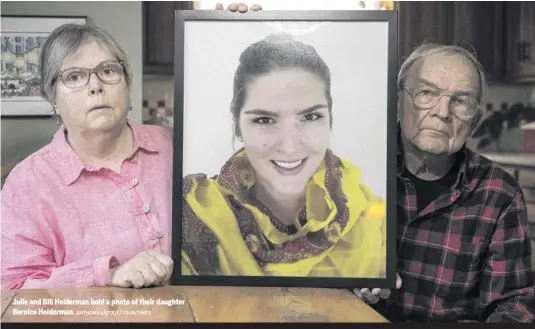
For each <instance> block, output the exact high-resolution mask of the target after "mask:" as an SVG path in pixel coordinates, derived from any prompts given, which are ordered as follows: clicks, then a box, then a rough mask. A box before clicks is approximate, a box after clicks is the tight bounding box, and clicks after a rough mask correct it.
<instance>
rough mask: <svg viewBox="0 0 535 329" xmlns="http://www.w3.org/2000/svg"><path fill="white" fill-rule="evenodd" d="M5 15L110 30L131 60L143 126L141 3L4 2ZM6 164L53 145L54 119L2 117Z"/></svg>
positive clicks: (136, 112) (135, 104)
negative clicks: (78, 21)
mask: <svg viewBox="0 0 535 329" xmlns="http://www.w3.org/2000/svg"><path fill="white" fill-rule="evenodd" d="M2 15H47V16H87V17H88V20H89V22H91V23H93V24H95V25H98V26H100V27H102V28H104V29H106V30H107V31H108V32H109V33H110V34H111V35H112V36H113V37H114V38H115V39H116V40H117V42H118V43H119V44H120V45H121V47H123V49H124V50H125V52H126V53H127V54H128V56H129V58H130V62H131V64H132V69H133V73H134V78H133V81H132V92H131V97H132V111H131V112H130V114H129V116H130V118H131V119H132V120H133V121H135V122H139V123H141V100H142V77H143V64H142V35H143V34H142V26H141V2H140V1H128V2H126V1H121V2H118V1H110V2H108V1H102V2H101V1H98V2H93V1H84V2H83V1H80V2H74V1H65V2H63V1H62V2H45V1H21V2H15V1H2ZM1 125H2V130H1V134H2V142H1V146H2V160H1V161H2V165H4V164H7V163H10V162H12V161H18V160H19V159H22V158H24V157H26V156H28V155H30V154H31V153H33V152H34V151H36V150H38V149H39V148H41V147H42V146H44V145H45V144H47V143H48V142H50V140H51V138H52V136H53V134H54V132H55V131H56V130H57V125H56V121H55V120H54V119H48V118H44V119H9V118H2V119H1Z"/></svg>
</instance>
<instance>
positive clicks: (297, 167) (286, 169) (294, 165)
mask: <svg viewBox="0 0 535 329" xmlns="http://www.w3.org/2000/svg"><path fill="white" fill-rule="evenodd" d="M306 160H307V158H305V159H302V160H298V161H291V162H287V161H275V160H271V163H272V164H273V167H275V170H277V171H278V172H279V174H281V175H285V176H290V175H297V174H299V173H300V172H301V170H303V167H304V165H305V162H306Z"/></svg>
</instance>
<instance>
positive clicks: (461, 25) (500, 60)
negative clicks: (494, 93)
mask: <svg viewBox="0 0 535 329" xmlns="http://www.w3.org/2000/svg"><path fill="white" fill-rule="evenodd" d="M505 5H506V4H505V2H503V1H496V2H492V1H478V2H476V1H456V2H454V3H453V15H452V25H451V26H452V35H451V42H452V43H454V44H456V45H464V46H465V47H466V48H469V49H470V48H471V49H472V50H473V51H474V52H475V54H476V56H477V59H478V60H479V62H480V63H481V65H482V66H483V70H484V71H485V76H486V78H487V80H488V81H500V80H502V79H503V77H504V65H505V56H504V54H505V52H504V33H503V31H504V18H505V17H504V16H505V15H504V8H505Z"/></svg>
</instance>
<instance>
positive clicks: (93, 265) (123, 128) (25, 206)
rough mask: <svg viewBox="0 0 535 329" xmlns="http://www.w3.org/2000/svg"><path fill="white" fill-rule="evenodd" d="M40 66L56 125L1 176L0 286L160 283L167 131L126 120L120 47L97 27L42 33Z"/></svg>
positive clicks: (166, 218) (168, 262)
mask: <svg viewBox="0 0 535 329" xmlns="http://www.w3.org/2000/svg"><path fill="white" fill-rule="evenodd" d="M216 9H220V10H221V9H223V8H222V5H220V4H218V6H217V8H216ZM260 9H261V7H260V6H257V5H255V6H252V7H251V10H260ZM227 10H229V11H233V12H235V11H239V12H245V11H247V10H248V8H247V6H245V5H243V4H240V5H238V4H230V5H229V6H228V7H227ZM40 65H41V78H42V81H41V83H42V90H43V95H44V97H45V98H46V99H47V100H48V101H49V102H50V103H51V104H52V106H53V107H54V111H55V114H56V116H57V120H58V125H59V124H60V123H63V125H62V126H61V128H60V129H59V130H58V131H57V133H56V134H55V135H54V138H53V140H52V142H51V143H50V144H48V145H46V146H45V147H43V148H42V149H40V150H38V151H37V152H35V153H34V154H32V155H30V156H29V157H28V158H26V159H25V160H24V161H22V162H21V163H20V164H19V165H17V167H15V168H14V169H13V171H12V172H11V173H10V175H9V177H8V178H7V180H6V182H5V185H4V188H3V191H2V200H1V203H2V216H1V221H2V232H1V234H2V241H1V243H2V248H1V249H2V250H1V254H2V259H1V276H2V278H1V282H2V288H4V289H18V288H60V287H91V286H119V287H136V288H141V287H148V286H154V285H162V284H165V283H166V282H167V281H168V280H169V279H170V277H171V274H172V270H173V260H172V259H171V258H170V257H169V256H170V255H171V192H172V190H171V182H172V168H171V165H172V137H171V133H170V131H168V130H166V129H165V128H162V127H158V126H148V125H138V124H135V123H134V122H132V121H130V120H128V118H127V116H128V111H129V110H130V109H131V105H130V96H129V92H130V86H131V82H132V70H131V68H130V63H129V61H128V57H127V55H126V54H125V52H124V51H123V50H122V49H121V47H120V46H119V45H118V44H117V42H116V41H115V40H114V39H113V38H112V37H111V36H110V35H109V34H108V33H107V32H105V31H104V30H102V29H100V28H98V27H96V26H91V25H74V24H67V25H63V26H61V27H59V28H57V29H56V30H55V31H53V32H52V33H51V34H50V36H49V37H48V38H47V41H46V43H45V45H44V47H43V50H42V53H41V58H40Z"/></svg>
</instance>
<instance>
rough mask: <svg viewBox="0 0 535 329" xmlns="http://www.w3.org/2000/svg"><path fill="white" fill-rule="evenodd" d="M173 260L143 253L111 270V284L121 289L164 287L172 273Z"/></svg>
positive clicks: (157, 254)
mask: <svg viewBox="0 0 535 329" xmlns="http://www.w3.org/2000/svg"><path fill="white" fill-rule="evenodd" d="M173 264H174V262H173V260H172V259H171V258H170V257H168V256H166V255H164V254H161V253H157V252H152V251H143V252H140V253H139V254H137V255H136V256H135V257H134V258H132V259H131V260H129V261H128V262H126V263H124V264H123V265H120V266H118V267H116V268H112V269H111V284H112V286H115V287H123V288H129V287H134V288H143V287H150V286H159V285H164V284H165V283H166V282H167V281H169V279H171V274H172V273H173Z"/></svg>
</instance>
